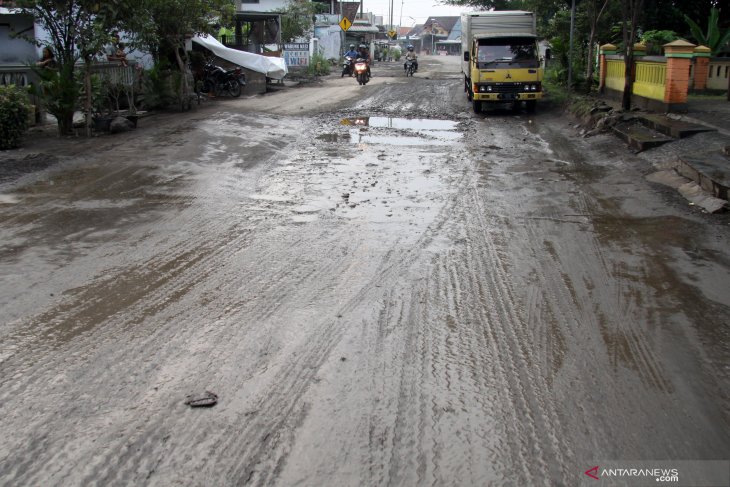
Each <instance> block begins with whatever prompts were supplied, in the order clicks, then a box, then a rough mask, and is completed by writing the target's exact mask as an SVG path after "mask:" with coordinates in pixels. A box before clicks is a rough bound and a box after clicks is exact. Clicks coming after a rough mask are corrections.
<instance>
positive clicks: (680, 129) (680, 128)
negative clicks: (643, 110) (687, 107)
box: [638, 114, 715, 139]
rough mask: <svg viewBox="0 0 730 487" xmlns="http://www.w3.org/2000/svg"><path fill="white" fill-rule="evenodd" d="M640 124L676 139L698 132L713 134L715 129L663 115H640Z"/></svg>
mask: <svg viewBox="0 0 730 487" xmlns="http://www.w3.org/2000/svg"><path fill="white" fill-rule="evenodd" d="M638 118H639V120H640V121H641V123H643V124H644V125H646V126H647V127H649V128H650V129H653V130H656V131H657V132H659V133H662V134H664V135H668V136H671V137H674V138H677V139H682V138H684V137H689V136H690V135H693V134H697V133H700V132H714V131H715V129H714V128H711V127H708V126H706V125H700V124H696V123H691V122H685V121H681V120H676V119H672V118H669V117H667V116H665V115H657V114H642V115H639V117H638Z"/></svg>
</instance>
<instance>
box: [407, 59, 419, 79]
mask: <svg viewBox="0 0 730 487" xmlns="http://www.w3.org/2000/svg"><path fill="white" fill-rule="evenodd" d="M405 71H406V77H408V76H413V73H415V72H416V63H414V62H413V60H412V59H408V60H406V67H405Z"/></svg>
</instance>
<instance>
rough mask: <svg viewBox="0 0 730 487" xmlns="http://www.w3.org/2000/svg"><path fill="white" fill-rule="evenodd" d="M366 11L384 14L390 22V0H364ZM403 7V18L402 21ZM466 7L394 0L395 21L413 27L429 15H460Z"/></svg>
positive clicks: (426, 0)
mask: <svg viewBox="0 0 730 487" xmlns="http://www.w3.org/2000/svg"><path fill="white" fill-rule="evenodd" d="M362 1H363V7H364V10H365V12H373V13H374V14H375V15H382V16H383V21H384V22H385V23H386V24H390V13H389V12H390V0H362ZM401 7H402V10H403V14H402V15H403V17H402V18H403V20H402V22H401ZM468 10H470V9H467V8H465V7H452V6H446V5H442V4H441V2H439V0H393V23H394V24H396V25H398V24H401V25H403V26H407V27H411V26H413V25H415V24H423V23H424V22H425V21H426V20H428V18H429V17H444V16H459V15H460V14H461V12H462V11H468Z"/></svg>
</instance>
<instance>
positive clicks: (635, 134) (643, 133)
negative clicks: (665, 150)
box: [612, 120, 674, 152]
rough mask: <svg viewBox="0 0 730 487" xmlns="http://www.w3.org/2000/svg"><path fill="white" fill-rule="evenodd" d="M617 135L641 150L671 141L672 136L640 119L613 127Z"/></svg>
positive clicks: (637, 149)
mask: <svg viewBox="0 0 730 487" xmlns="http://www.w3.org/2000/svg"><path fill="white" fill-rule="evenodd" d="M612 130H613V131H614V133H615V134H616V135H618V136H619V137H620V138H622V139H623V140H625V141H626V143H627V144H628V145H629V147H631V148H632V149H634V150H636V151H637V152H641V151H643V150H646V149H651V148H652V147H657V146H660V145H662V144H666V143H667V142H671V141H672V140H674V139H672V138H671V137H668V136H666V135H664V134H661V133H659V132H657V131H655V130H652V129H650V128H649V127H646V126H645V125H644V124H642V123H641V122H639V121H636V120H633V121H629V122H621V123H619V124H616V125H614V126H613V127H612Z"/></svg>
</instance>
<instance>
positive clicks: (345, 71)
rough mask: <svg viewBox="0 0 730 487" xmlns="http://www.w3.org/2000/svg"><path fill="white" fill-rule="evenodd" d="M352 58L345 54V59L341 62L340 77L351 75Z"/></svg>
mask: <svg viewBox="0 0 730 487" xmlns="http://www.w3.org/2000/svg"><path fill="white" fill-rule="evenodd" d="M353 61H354V59H352V58H351V57H350V56H346V57H345V60H344V61H343V62H342V75H341V76H340V78H344V77H345V75H347V76H352V65H353Z"/></svg>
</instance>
